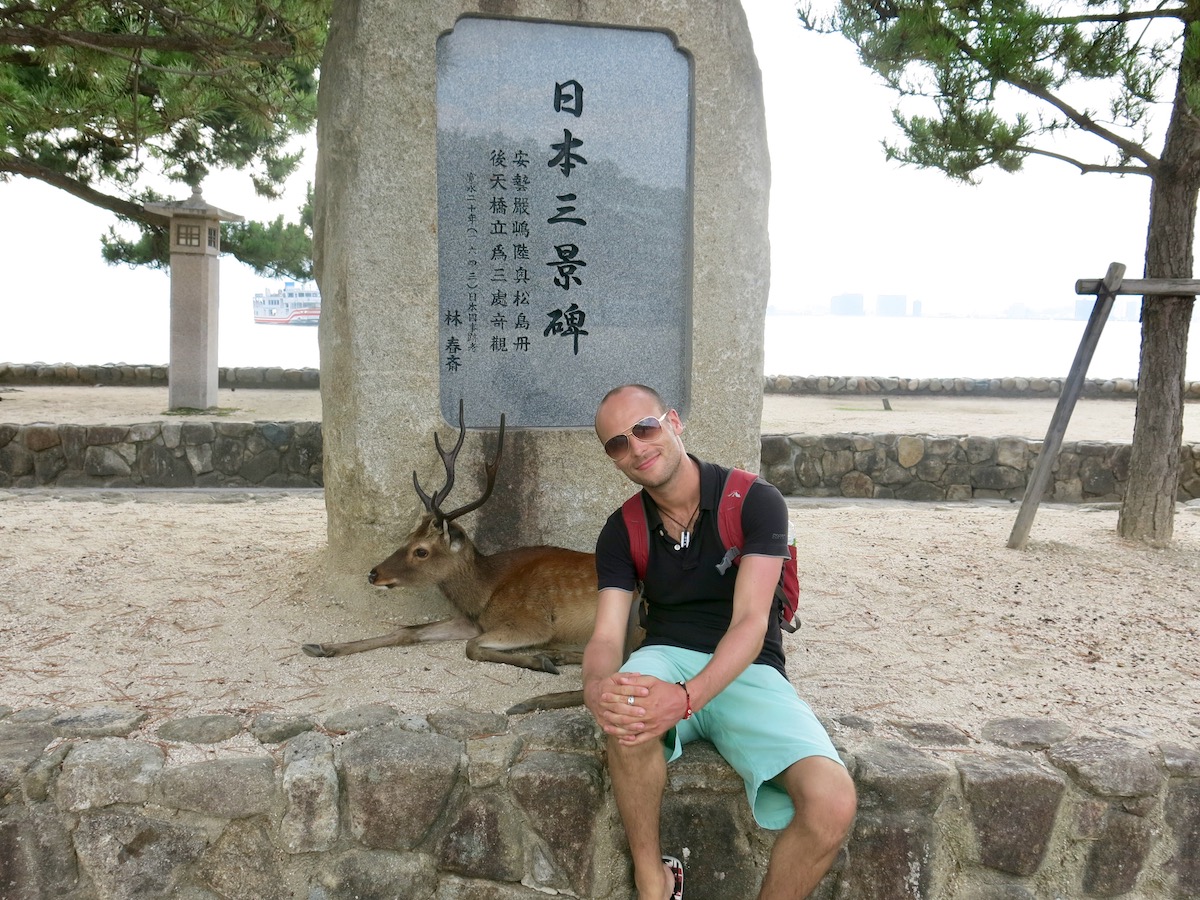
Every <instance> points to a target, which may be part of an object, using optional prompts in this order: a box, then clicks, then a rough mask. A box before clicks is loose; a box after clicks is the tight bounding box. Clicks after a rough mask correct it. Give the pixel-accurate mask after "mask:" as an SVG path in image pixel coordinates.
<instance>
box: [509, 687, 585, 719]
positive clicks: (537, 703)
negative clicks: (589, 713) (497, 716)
mask: <svg viewBox="0 0 1200 900" xmlns="http://www.w3.org/2000/svg"><path fill="white" fill-rule="evenodd" d="M573 706H583V691H559V692H557V693H554V694H538V695H537V696H536V697H530V698H529V699H528V700H522V701H521V702H520V703H518V704H516V705H515V706H510V707H509V708H508V709H506V710H505V712H506V713H507V714H508V715H510V716H519V715H520V714H521V713H528V712H536V711H537V710H539V709H570V708H571V707H573Z"/></svg>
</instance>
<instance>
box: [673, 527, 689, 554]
mask: <svg viewBox="0 0 1200 900" xmlns="http://www.w3.org/2000/svg"><path fill="white" fill-rule="evenodd" d="M691 542H692V535H691V533H690V532H687V531H685V532H683V533H682V534H681V535H679V543H678V544H676V545H675V549H676V550H686V549H687V548H688V545H689V544H691Z"/></svg>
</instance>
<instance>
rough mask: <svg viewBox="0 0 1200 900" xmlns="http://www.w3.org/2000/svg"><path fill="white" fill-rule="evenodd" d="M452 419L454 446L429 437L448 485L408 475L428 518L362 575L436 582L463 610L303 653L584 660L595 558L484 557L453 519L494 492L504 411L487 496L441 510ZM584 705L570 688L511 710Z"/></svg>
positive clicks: (538, 666)
mask: <svg viewBox="0 0 1200 900" xmlns="http://www.w3.org/2000/svg"><path fill="white" fill-rule="evenodd" d="M458 423H459V435H458V443H457V444H455V445H454V448H453V449H452V450H450V451H449V452H446V451H445V450H443V449H442V445H441V441H440V440H439V439H438V437H437V436H436V435H435V436H434V446H435V447H437V451H438V454H439V455H440V456H441V457H442V463H443V465H444V466H445V469H446V483H445V485H444V486H443V487H442V488H441V490H439V491H437V492H436V493H435V494H434V495H433V496H432V497H430V496H429V495H428V494H426V493H425V491H423V490H422V489H421V485H420V483H419V482H418V481H417V473H416V472H413V486H414V487H415V488H416V490H417V495H418V496H419V497H420V498H421V502H422V503H423V504H424V505H425V515H423V516H422V517H421V520H420V522H418V523H417V527H416V528H414V529H413V531H412V533H411V534H409V536H408V537H407V538H405V540H404V543H402V544H401V545H400V547H399V549H397V550H396V552H395V553H393V554H392V555H391V556H389V557H388V558H387V559H385V560H384V561H383V562H381V563H380V564H379V565H378V566H376V567H375V568H374V569H372V570H371V573H370V574H369V575H368V576H367V580H368V581H369V582H370V583H371V584H373V585H376V586H377V587H384V588H392V587H415V586H424V585H431V584H433V585H437V586H438V588H440V589H441V591H442V593H443V594H444V595H445V597H446V599H447V600H449V601H450V602H451V603H452V604H453V605H454V606H455V608H456V609H458V611H459V613H460V615H459V616H457V617H455V618H452V619H442V620H440V621H437V622H429V623H427V624H424V625H406V626H403V627H401V628H397V629H396V630H395V631H393V632H390V633H389V634H384V635H380V636H379V637H374V638H366V639H364V640H359V641H348V642H345V643H331V644H305V645H304V646H303V648H302V649H303V650H304V652H305V653H307V654H308V655H309V656H344V655H346V654H349V653H361V652H363V651H364V650H374V649H376V648H378V647H400V646H406V645H408V644H419V643H425V642H428V641H453V640H463V639H466V640H467V657H468V658H469V659H473V660H478V661H483V662H498V663H507V664H508V665H512V666H522V667H524V668H526V669H533V670H535V671H539V672H550V673H553V674H558V666H560V665H564V664H570V663H575V664H578V663H581V662H582V661H583V646H584V644H586V643H587V641H588V638H590V637H591V634H592V629H593V627H594V626H595V621H596V566H595V558H594V556H593V555H592V554H590V553H580V552H578V551H575V550H567V549H564V548H562V547H547V546H537V547H518V548H517V549H515V550H507V551H504V552H501V553H494V554H492V555H490V556H489V555H486V554H483V553H480V552H479V551H478V550H477V549H476V548H475V545H474V544H473V543H472V542H471V539H470V538H469V537H468V536H467V534H466V532H465V531H463V530H462V528H460V527H459V526H457V525H455V524H453V522H454V520H455V519H457V518H459V517H460V516H463V515H466V514H467V513H469V512H471V511H473V510H476V509H478V508H479V507H481V506H482V505H483V504H484V503H485V502H486V501H487V499H488V498H489V497H490V496H491V495H492V489H493V488H494V487H495V484H496V472H497V471H498V469H499V467H500V457H501V454H502V453H503V450H504V416H501V417H500V433H499V438H498V440H497V446H496V458H495V460H493V461H492V463H491V464H490V465H485V467H484V471H485V473H486V475H487V486H486V488H485V489H484V492H483V496H482V497H480V498H479V499H478V500H476V501H475V502H474V503H468V504H467V505H465V506H460V507H459V508H458V509H455V510H452V511H451V512H443V511H442V508H441V507H442V503H444V502H445V500H446V498H447V497H448V496H449V494H450V491H451V489H452V488H453V487H454V465H455V459H456V458H457V456H458V451H459V450H460V449H461V447H462V444H463V439H464V438H465V437H466V433H467V430H466V425H465V424H464V422H463V411H462V403H461V402H460V403H459V408H458ZM580 703H582V692H581V691H569V692H566V693H563V694H547V695H543V696H542V697H536V698H533V699H532V700H529V701H526V702H525V703H523V704H520V705H519V706H518V707H513V710H510V712H511V711H523V712H527V711H529V710H532V709H551V708H562V707H567V706H578V705H579V704H580ZM530 704H533V705H530Z"/></svg>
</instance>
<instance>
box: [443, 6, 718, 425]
mask: <svg viewBox="0 0 1200 900" xmlns="http://www.w3.org/2000/svg"><path fill="white" fill-rule="evenodd" d="M691 97H692V85H691V64H690V61H689V58H688V57H687V56H686V55H685V54H684V53H683V52H682V51H680V50H679V49H677V48H676V46H675V44H674V42H673V40H672V38H671V37H670V36H669V35H667V34H664V33H662V32H658V31H649V30H635V29H626V28H605V27H589V26H579V25H563V24H556V23H546V22H526V21H514V20H501V19H486V18H462V19H460V20H459V21H458V22H457V23H456V25H455V27H454V29H453V31H451V32H449V33H447V34H445V35H443V36H442V37H441V38H440V39H439V40H438V45H437V144H438V151H437V153H438V158H437V171H438V175H437V182H438V184H437V189H438V277H439V287H438V292H439V297H438V304H439V333H438V341H439V353H438V359H439V366H440V379H439V380H440V403H441V410H442V415H443V416H444V417H445V418H446V420H447V421H448V422H457V418H458V401H459V399H460V398H463V399H465V401H466V402H465V406H466V418H467V423H468V425H470V426H472V427H494V426H495V424H496V422H497V421H498V420H499V417H500V414H501V413H505V414H506V415H507V420H508V422H509V424H511V425H517V426H527V427H528V426H534V427H538V426H541V427H551V426H560V427H561V426H567V427H582V426H586V427H590V426H591V424H592V416H593V414H594V412H595V407H596V404H597V402H598V401H599V399H600V397H601V396H602V395H603V394H604V392H605V391H607V390H608V389H609V388H612V387H614V386H616V385H618V384H622V383H625V382H630V381H638V382H643V383H646V384H650V385H652V386H654V387H655V388H657V389H658V390H659V391H661V392H662V393H663V395H664V397H666V398H668V401H669V402H675V403H677V404H679V405H680V406H684V405H686V401H687V398H688V374H689V373H690V369H691V345H692V334H691V322H692V317H691V294H692V285H691V269H692V259H691V253H692V203H691V171H692V159H691V152H692V150H691V148H692V125H691V121H692V119H691V103H692V100H691ZM730 302H731V303H736V302H737V298H730Z"/></svg>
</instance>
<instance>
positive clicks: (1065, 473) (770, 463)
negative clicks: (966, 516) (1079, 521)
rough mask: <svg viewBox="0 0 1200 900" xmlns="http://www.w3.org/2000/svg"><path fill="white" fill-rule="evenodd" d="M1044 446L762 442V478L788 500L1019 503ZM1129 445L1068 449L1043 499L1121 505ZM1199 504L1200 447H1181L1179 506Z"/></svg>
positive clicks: (829, 438) (909, 439)
mask: <svg viewBox="0 0 1200 900" xmlns="http://www.w3.org/2000/svg"><path fill="white" fill-rule="evenodd" d="M1041 448H1042V441H1040V440H1036V441H1035V440H1028V439H1026V438H1020V437H996V438H992V437H965V436H936V435H927V434H917V435H897V434H824V435H803V434H793V435H766V436H764V437H763V439H762V468H761V470H760V471H761V472H762V475H763V477H764V478H766V479H767V480H768V481H770V482H771V483H772V484H774V485H776V486H777V487H778V488H779V489H780V491H782V492H783V493H784V494H785V495H790V496H800V497H859V498H872V499H894V500H924V501H940V500H985V499H986V500H995V499H1008V500H1019V499H1021V498H1022V497H1023V496H1024V495H1025V486H1026V484H1027V483H1028V481H1029V478H1030V477H1031V476H1032V475H1033V468H1034V466H1035V465H1036V464H1037V460H1038V455H1039V454H1040V452H1041ZM1130 449H1131V448H1130V445H1129V444H1104V443H1098V442H1091V441H1073V442H1066V443H1064V444H1063V445H1062V447H1061V449H1060V450H1059V454H1058V460H1057V462H1056V463H1055V466H1054V470H1053V472H1054V474H1053V479H1052V481H1051V483H1050V486H1049V487H1048V488H1047V491H1046V496H1045V498H1044V499H1045V500H1047V501H1051V502H1056V503H1079V502H1083V501H1086V502H1101V501H1117V500H1120V499H1121V498H1122V497H1123V496H1124V493H1125V485H1126V484H1127V482H1128V480H1129V454H1130ZM1198 497H1200V444H1184V445H1183V448H1182V451H1181V453H1180V463H1179V494H1178V499H1179V500H1180V501H1181V502H1187V501H1189V500H1194V499H1196V498H1198Z"/></svg>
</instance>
